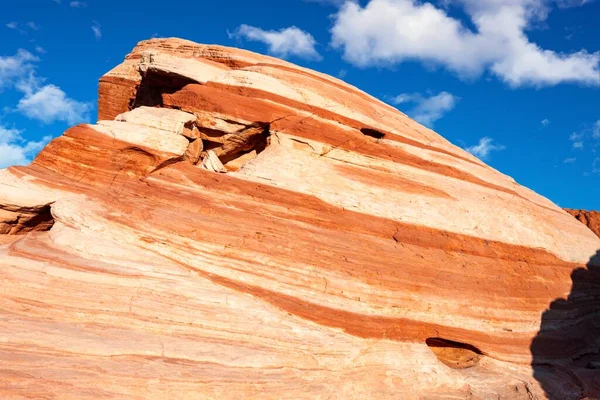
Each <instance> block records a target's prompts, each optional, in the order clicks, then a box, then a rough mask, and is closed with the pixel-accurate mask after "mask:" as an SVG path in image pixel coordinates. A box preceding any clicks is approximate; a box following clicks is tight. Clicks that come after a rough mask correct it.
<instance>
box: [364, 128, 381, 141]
mask: <svg viewBox="0 0 600 400" xmlns="http://www.w3.org/2000/svg"><path fill="white" fill-rule="evenodd" d="M360 132H361V133H362V134H363V135H365V136H370V137H372V138H375V139H383V138H384V137H385V133H383V132H380V131H378V130H376V129H371V128H361V130H360Z"/></svg>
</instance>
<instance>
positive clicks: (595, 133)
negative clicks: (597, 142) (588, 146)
mask: <svg viewBox="0 0 600 400" xmlns="http://www.w3.org/2000/svg"><path fill="white" fill-rule="evenodd" d="M592 137H593V138H594V139H600V119H599V120H598V121H596V122H594V126H593V127H592Z"/></svg>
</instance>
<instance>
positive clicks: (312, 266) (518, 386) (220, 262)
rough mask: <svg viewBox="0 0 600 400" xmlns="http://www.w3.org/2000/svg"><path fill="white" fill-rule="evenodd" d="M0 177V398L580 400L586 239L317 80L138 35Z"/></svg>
mask: <svg viewBox="0 0 600 400" xmlns="http://www.w3.org/2000/svg"><path fill="white" fill-rule="evenodd" d="M98 111H99V119H100V121H99V122H98V123H97V124H94V125H79V126H76V127H73V128H71V129H69V130H67V131H66V132H65V133H64V134H63V135H62V136H61V137H59V138H57V139H55V140H53V141H52V142H51V143H50V144H49V145H48V146H47V147H46V148H45V149H44V150H43V151H42V152H41V154H40V155H39V156H38V157H37V158H36V159H35V160H34V162H33V163H32V164H31V165H30V166H28V167H13V168H9V169H6V170H2V171H0V233H1V235H0V274H1V279H0V301H1V304H2V307H1V312H0V360H1V361H2V367H1V368H0V398H27V397H32V398H60V399H69V398H73V399H80V398H119V399H121V398H139V399H150V398H151V399H166V398H182V399H183V398H189V399H200V398H207V399H209V398H210V399H213V398H214V399H224V398H232V399H239V398H256V399H265V398H277V399H283V398H289V399H298V398H306V399H319V398H321V399H336V398H337V399H376V398H381V399H393V398H395V399H463V398H464V399H467V398H469V399H490V398H504V399H532V398H539V399H541V398H546V397H548V398H552V399H554V398H556V399H559V398H560V399H562V398H577V399H579V398H582V397H585V396H588V398H598V396H600V389H599V388H600V373H599V372H598V370H597V369H594V368H596V367H598V362H599V361H600V360H599V359H598V350H599V347H598V346H599V338H600V335H599V334H598V329H599V322H598V298H599V297H598V291H599V287H600V277H599V274H598V273H597V271H596V266H598V265H600V262H599V261H598V260H597V259H596V258H595V255H596V252H597V250H598V249H600V239H598V238H597V237H596V236H594V234H593V233H592V232H590V231H589V230H588V229H587V228H586V227H585V226H584V225H582V224H580V223H579V222H578V221H576V220H575V219H574V218H572V217H571V216H570V215H568V214H567V213H566V212H564V211H563V210H561V209H560V208H559V207H557V206H556V205H554V204H553V203H552V202H550V201H549V200H547V199H545V198H543V197H541V196H539V195H537V194H536V193H534V192H532V191H531V190H529V189H527V188H524V187H522V186H520V185H519V184H517V183H516V182H515V181H514V180H513V179H511V178H510V177H508V176H506V175H503V174H501V173H499V172H498V171H496V170H494V169H492V168H490V167H489V166H487V165H485V164H484V163H482V162H481V161H479V160H478V159H476V158H474V157H473V156H471V155H470V154H468V153H466V152H465V151H463V150H461V149H460V148H458V147H456V146H453V145H452V144H450V143H449V142H448V141H447V140H445V139H444V138H442V137H441V136H439V135H438V134H436V133H435V132H433V131H431V130H429V129H427V128H425V127H423V126H421V125H419V124H418V123H416V122H414V121H413V120H411V119H410V118H408V117H407V116H406V115H404V114H402V113H401V112H399V111H397V110H396V109H394V108H392V107H390V106H388V105H386V104H384V103H382V102H380V101H378V100H376V99H375V98H373V97H371V96H369V95H367V94H366V93H364V92H362V91H360V90H358V89H356V88H354V87H352V86H350V85H348V84H346V83H344V82H342V81H340V80H338V79H335V78H332V77H330V76H327V75H324V74H320V73H318V72H315V71H311V70H307V69H304V68H301V67H298V66H295V65H293V64H290V63H287V62H284V61H281V60H277V59H274V58H271V57H266V56H262V55H258V54H254V53H250V52H247V51H243V50H238V49H231V48H226V47H220V46H207V45H199V44H195V43H192V42H188V41H184V40H179V39H155V40H149V41H145V42H141V43H140V44H139V45H138V46H137V47H136V48H135V49H134V50H133V52H132V53H131V54H129V55H128V56H127V58H126V60H125V62H124V63H122V64H121V65H119V66H117V67H116V68H114V69H113V70H112V71H110V72H108V73H107V74H106V75H105V76H104V77H102V78H101V80H100V88H99V110H98Z"/></svg>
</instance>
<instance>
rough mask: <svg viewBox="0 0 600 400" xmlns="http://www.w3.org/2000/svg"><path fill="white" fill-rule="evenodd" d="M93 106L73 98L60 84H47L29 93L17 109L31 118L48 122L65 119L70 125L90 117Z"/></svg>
mask: <svg viewBox="0 0 600 400" xmlns="http://www.w3.org/2000/svg"><path fill="white" fill-rule="evenodd" d="M90 109H91V106H90V105H89V104H87V103H82V102H79V101H77V100H73V99H71V98H69V97H67V95H66V94H65V92H63V91H62V90H61V89H60V88H59V87H58V86H55V85H45V86H42V87H40V88H39V89H37V90H35V91H33V92H30V93H27V94H26V95H25V97H23V98H22V99H21V100H20V101H19V104H18V105H17V110H19V111H20V112H21V113H22V114H24V115H26V116H27V117H29V118H32V119H37V120H40V121H42V122H44V123H46V124H49V123H51V122H54V121H63V122H66V123H68V124H70V125H73V124H76V123H78V122H81V121H85V120H87V119H88V118H89V112H90Z"/></svg>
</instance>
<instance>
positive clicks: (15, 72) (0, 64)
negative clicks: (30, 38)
mask: <svg viewBox="0 0 600 400" xmlns="http://www.w3.org/2000/svg"><path fill="white" fill-rule="evenodd" d="M37 61H39V58H38V57H37V56H35V55H33V54H31V53H30V52H28V51H27V50H23V49H20V50H18V51H17V54H15V55H14V56H0V89H3V88H6V87H8V86H11V85H13V84H14V83H15V82H16V81H17V80H20V79H23V77H25V76H27V75H30V74H32V73H33V71H34V69H35V65H34V63H35V62H37Z"/></svg>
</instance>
